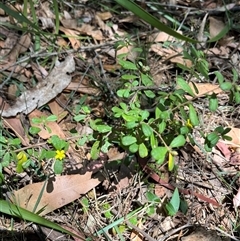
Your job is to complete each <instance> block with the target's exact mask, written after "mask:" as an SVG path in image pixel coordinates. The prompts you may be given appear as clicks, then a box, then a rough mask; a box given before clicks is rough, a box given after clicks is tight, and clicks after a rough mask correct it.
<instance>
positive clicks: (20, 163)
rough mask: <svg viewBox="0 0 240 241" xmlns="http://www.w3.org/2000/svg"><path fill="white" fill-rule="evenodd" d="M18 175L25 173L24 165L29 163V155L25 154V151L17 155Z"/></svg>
mask: <svg viewBox="0 0 240 241" xmlns="http://www.w3.org/2000/svg"><path fill="white" fill-rule="evenodd" d="M17 160H18V162H17V169H16V171H17V173H21V172H23V171H24V170H23V164H24V163H25V162H26V161H27V155H26V153H25V152H23V151H20V152H19V153H18V154H17Z"/></svg>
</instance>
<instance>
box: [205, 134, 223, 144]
mask: <svg viewBox="0 0 240 241" xmlns="http://www.w3.org/2000/svg"><path fill="white" fill-rule="evenodd" d="M219 139H220V137H219V136H218V134H217V133H216V132H212V133H210V134H208V135H207V140H208V141H209V142H210V143H211V145H212V146H215V145H216V144H217V143H218V141H219Z"/></svg>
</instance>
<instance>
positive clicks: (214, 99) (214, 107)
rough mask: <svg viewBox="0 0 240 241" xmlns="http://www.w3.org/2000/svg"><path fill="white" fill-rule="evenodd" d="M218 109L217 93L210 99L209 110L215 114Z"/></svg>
mask: <svg viewBox="0 0 240 241" xmlns="http://www.w3.org/2000/svg"><path fill="white" fill-rule="evenodd" d="M217 108H218V98H217V95H216V94H215V93H212V95H211V96H210V97H209V110H210V111H212V112H215V111H216V110H217Z"/></svg>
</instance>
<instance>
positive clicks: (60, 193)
mask: <svg viewBox="0 0 240 241" xmlns="http://www.w3.org/2000/svg"><path fill="white" fill-rule="evenodd" d="M91 176H92V173H91V172H86V173H85V174H84V175H79V174H77V175H66V176H55V177H53V178H50V179H49V180H48V181H47V182H39V183H34V184H29V185H27V186H25V187H23V188H21V189H19V190H17V191H14V192H13V196H12V197H11V199H12V201H13V202H14V203H15V204H17V205H19V206H20V207H22V208H25V209H27V210H29V211H32V210H34V207H35V205H36V203H37V200H38V198H39V196H40V195H41V194H40V193H41V191H42V190H43V194H42V197H41V199H40V202H39V205H38V207H37V210H36V212H37V211H39V210H41V209H42V208H44V211H43V212H41V213H40V215H45V214H47V213H49V212H52V211H53V210H56V209H57V208H60V207H63V206H64V205H66V204H68V203H71V202H73V201H75V200H76V199H78V198H79V197H80V195H81V194H85V193H87V192H89V191H90V190H91V189H92V188H94V187H96V186H97V185H98V184H99V183H100V182H101V180H99V179H92V178H91ZM44 185H46V186H45V187H44Z"/></svg>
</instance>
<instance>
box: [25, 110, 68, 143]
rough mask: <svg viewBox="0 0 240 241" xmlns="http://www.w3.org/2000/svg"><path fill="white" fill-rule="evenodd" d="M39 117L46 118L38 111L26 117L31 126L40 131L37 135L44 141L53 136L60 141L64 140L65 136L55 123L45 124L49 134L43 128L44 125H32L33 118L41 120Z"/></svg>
mask: <svg viewBox="0 0 240 241" xmlns="http://www.w3.org/2000/svg"><path fill="white" fill-rule="evenodd" d="M41 117H47V115H45V114H44V113H43V112H41V111H40V110H34V111H33V112H31V113H30V114H29V115H28V118H29V121H30V124H31V126H34V127H38V128H40V129H41V131H40V132H39V133H38V135H39V136H40V137H41V138H43V139H44V140H46V139H49V138H50V137H51V136H53V135H57V136H59V137H60V138H62V139H65V138H66V137H65V134H64V132H63V130H62V128H61V127H60V126H59V125H58V123H57V122H55V121H51V122H48V123H46V125H47V127H48V128H50V130H51V132H49V131H48V130H47V129H46V127H45V126H44V124H34V123H33V122H32V119H33V118H41Z"/></svg>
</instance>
